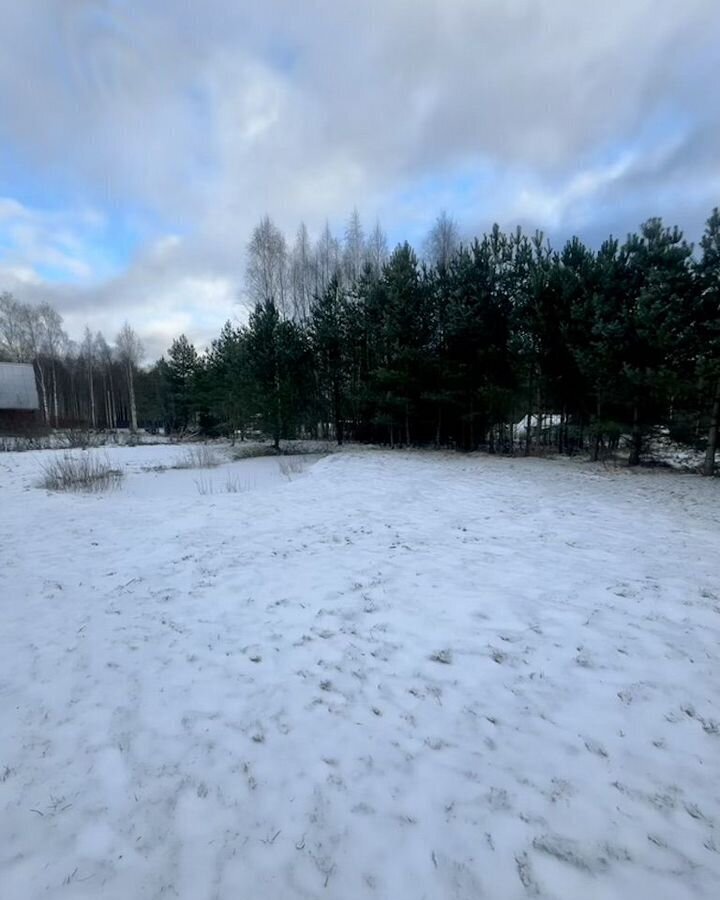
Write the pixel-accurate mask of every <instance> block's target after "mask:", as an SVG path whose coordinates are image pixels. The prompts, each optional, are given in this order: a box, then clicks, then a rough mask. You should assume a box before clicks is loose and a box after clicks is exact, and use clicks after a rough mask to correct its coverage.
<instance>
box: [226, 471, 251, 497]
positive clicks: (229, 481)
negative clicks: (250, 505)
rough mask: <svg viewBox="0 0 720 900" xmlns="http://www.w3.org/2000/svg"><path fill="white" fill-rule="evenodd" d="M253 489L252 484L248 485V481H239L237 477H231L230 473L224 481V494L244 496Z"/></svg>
mask: <svg viewBox="0 0 720 900" xmlns="http://www.w3.org/2000/svg"><path fill="white" fill-rule="evenodd" d="M253 487H254V482H253V483H250V482H249V481H244V480H241V479H240V476H239V475H233V474H232V473H231V472H228V474H227V478H226V479H225V493H226V494H246V493H247V492H248V491H249V490H251V489H252V488H253Z"/></svg>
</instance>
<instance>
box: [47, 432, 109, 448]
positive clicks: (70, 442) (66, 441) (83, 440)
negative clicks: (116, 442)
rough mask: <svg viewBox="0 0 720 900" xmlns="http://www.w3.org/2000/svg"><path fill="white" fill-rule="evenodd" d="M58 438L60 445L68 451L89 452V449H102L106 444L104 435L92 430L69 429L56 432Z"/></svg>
mask: <svg viewBox="0 0 720 900" xmlns="http://www.w3.org/2000/svg"><path fill="white" fill-rule="evenodd" d="M56 438H57V441H58V443H59V445H60V446H61V447H64V448H65V447H66V448H67V449H68V450H87V449H88V447H101V446H102V445H103V444H104V443H105V437H104V435H102V434H99V433H98V432H97V431H92V429H90V428H68V429H66V430H65V431H60V432H56Z"/></svg>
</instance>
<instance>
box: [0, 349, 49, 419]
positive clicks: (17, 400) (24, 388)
mask: <svg viewBox="0 0 720 900" xmlns="http://www.w3.org/2000/svg"><path fill="white" fill-rule="evenodd" d="M39 409H40V403H39V401H38V392H37V385H36V383H35V369H34V368H33V366H32V365H31V364H30V363H3V362H0V431H5V432H13V431H18V430H25V429H28V428H33V427H37V425H38V424H39V421H40V416H39V413H38V410H39Z"/></svg>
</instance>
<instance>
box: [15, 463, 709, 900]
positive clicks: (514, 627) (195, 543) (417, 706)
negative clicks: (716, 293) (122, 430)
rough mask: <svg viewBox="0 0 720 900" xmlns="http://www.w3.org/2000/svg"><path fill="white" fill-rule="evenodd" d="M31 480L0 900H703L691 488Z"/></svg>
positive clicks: (498, 470)
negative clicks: (52, 488)
mask: <svg viewBox="0 0 720 900" xmlns="http://www.w3.org/2000/svg"><path fill="white" fill-rule="evenodd" d="M92 452H96V451H92ZM97 452H99V453H100V454H102V455H105V452H106V451H97ZM52 453H53V451H44V452H38V453H22V454H21V453H17V454H16V453H8V454H3V455H1V456H0V513H1V514H0V557H1V559H0V615H1V616H2V620H1V622H2V625H1V627H0V721H1V722H2V728H1V729H0V897H1V898H2V900H35V898H49V900H51V898H103V900H145V898H163V900H164V898H168V900H171V898H182V900H250V898H252V900H255V898H267V900H285V898H288V900H290V898H292V900H295V898H315V897H327V898H333V900H355V898H387V900H422V898H427V900H446V898H448V900H450V898H463V900H470V898H473V900H474V898H483V897H484V898H498V900H505V898H510V900H513V898H517V900H521V898H526V897H538V898H572V900H578V898H583V900H599V898H603V900H604V898H633V900H644V898H652V900H683V898H709V900H716V898H718V897H720V668H719V665H718V663H719V659H720V481H718V480H715V481H712V482H711V481H709V480H707V479H705V480H703V479H701V478H699V477H695V476H687V475H674V474H667V473H659V472H634V473H632V472H628V471H626V470H608V471H606V470H604V469H603V468H601V467H592V466H590V465H587V464H583V463H577V462H552V461H538V460H507V459H493V458H488V457H461V456H452V455H446V454H432V453H427V454H421V453H408V454H403V453H400V452H394V453H391V452H386V453H383V452H379V453H354V452H346V453H343V454H339V455H336V456H332V457H327V458H325V459H321V460H319V461H306V462H304V463H303V464H302V465H300V464H299V465H297V466H292V467H290V468H288V467H287V466H285V472H283V471H281V470H280V467H279V463H278V460H277V459H274V458H266V459H258V460H248V461H244V462H235V463H227V464H225V465H223V466H222V467H220V468H217V469H213V470H208V471H205V472H198V471H196V470H170V471H153V469H154V468H155V467H158V466H162V465H171V464H173V462H174V461H177V458H178V457H179V455H180V454H181V453H182V449H181V448H178V447H171V446H160V447H138V448H134V449H131V448H118V449H112V450H109V451H107V454H108V455H109V456H110V458H111V459H112V461H113V464H114V465H116V466H118V467H121V468H123V469H124V470H125V471H126V473H127V475H126V478H125V481H124V484H123V485H122V487H120V489H118V490H117V491H113V492H111V493H106V494H98V495H78V494H49V493H47V492H46V491H44V490H40V489H38V488H37V487H36V486H35V484H36V482H37V478H38V475H39V467H40V464H41V461H42V460H47V459H48V458H49V457H50V456H52ZM301 469H302V470H301ZM202 479H206V480H205V481H203V480H202ZM232 484H234V485H235V486H236V490H235V491H234V492H228V491H227V490H226V488H227V486H228V485H232ZM209 485H210V486H209ZM203 486H204V490H203V489H202V488H203Z"/></svg>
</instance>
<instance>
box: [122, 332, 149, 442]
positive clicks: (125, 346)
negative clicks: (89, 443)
mask: <svg viewBox="0 0 720 900" xmlns="http://www.w3.org/2000/svg"><path fill="white" fill-rule="evenodd" d="M115 346H116V348H117V354H118V358H119V359H120V361H121V362H122V364H123V367H124V368H125V373H126V375H127V384H128V396H129V400H130V430H131V431H133V432H135V431H137V405H136V403H135V369H136V368H137V366H138V364H139V363H140V360H141V359H142V358H143V354H144V349H143V345H142V342H141V341H140V338H139V337H138V336H137V334H135V332H134V331H133V329H132V328H131V327H130V325H129V324H128V323H127V322H126V323H125V324H124V325H123V327H122V328H121V329H120V332H119V334H118V336H117V337H116V338H115Z"/></svg>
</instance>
